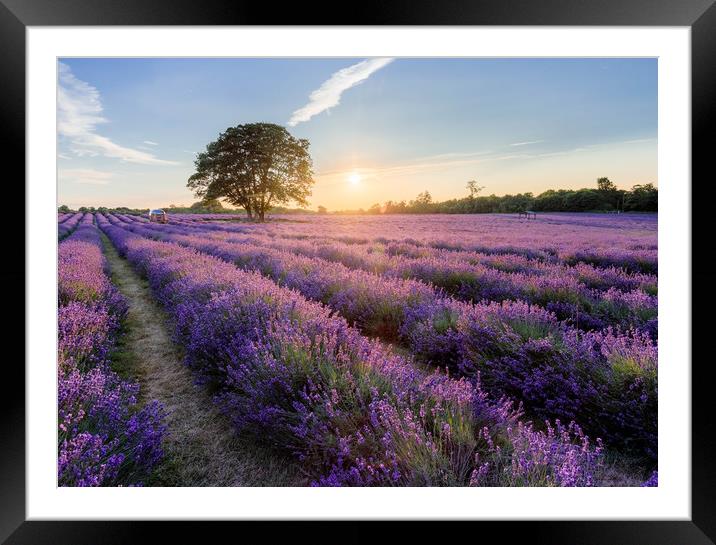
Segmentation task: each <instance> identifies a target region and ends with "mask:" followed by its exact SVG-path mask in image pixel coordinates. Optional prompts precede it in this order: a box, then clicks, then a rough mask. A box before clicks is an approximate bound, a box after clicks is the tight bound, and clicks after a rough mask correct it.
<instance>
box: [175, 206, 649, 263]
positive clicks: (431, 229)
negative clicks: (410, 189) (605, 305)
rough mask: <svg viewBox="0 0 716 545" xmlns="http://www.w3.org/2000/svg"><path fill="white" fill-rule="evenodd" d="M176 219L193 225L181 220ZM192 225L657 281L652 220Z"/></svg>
mask: <svg viewBox="0 0 716 545" xmlns="http://www.w3.org/2000/svg"><path fill="white" fill-rule="evenodd" d="M171 217H172V218H174V217H178V219H180V220H182V221H188V219H187V218H186V216H182V215H172V216H171ZM195 223H196V224H203V223H207V224H210V223H214V224H216V225H220V226H222V227H223V228H224V229H227V230H241V231H246V230H260V231H262V232H267V233H269V234H275V235H280V236H289V237H293V238H304V239H310V238H315V237H325V236H326V233H330V238H332V239H334V240H338V241H341V242H345V243H348V244H368V243H371V244H372V243H399V244H408V245H410V246H413V247H416V248H426V249H430V248H434V249H445V250H449V251H476V252H481V253H486V254H497V255H499V254H515V255H522V256H525V257H528V258H533V259H540V260H544V261H557V262H560V263H568V264H576V263H580V262H581V263H590V264H594V265H596V266H599V267H609V266H616V267H620V268H625V269H627V270H629V271H633V272H646V273H656V272H657V268H658V264H657V241H656V238H657V217H656V215H655V214H652V215H645V214H642V215H631V214H623V215H619V216H616V215H611V214H608V215H604V214H602V215H597V214H591V215H590V214H549V215H546V216H540V219H539V220H538V221H536V222H535V221H530V222H525V221H519V220H518V219H517V218H516V217H514V216H512V215H504V214H472V215H431V216H411V215H409V216H400V215H398V216H387V217H386V216H348V217H340V216H333V217H325V216H323V217H321V216H308V217H306V216H304V217H299V216H293V217H291V218H289V217H287V218H283V220H281V219H279V220H277V221H275V222H272V223H271V224H270V225H266V226H264V225H257V224H251V223H245V222H227V221H223V222H209V221H206V222H201V221H195Z"/></svg>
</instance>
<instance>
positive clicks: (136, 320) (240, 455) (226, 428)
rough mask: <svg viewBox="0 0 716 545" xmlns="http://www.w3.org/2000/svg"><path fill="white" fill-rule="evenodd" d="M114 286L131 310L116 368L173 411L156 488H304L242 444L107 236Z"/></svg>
mask: <svg viewBox="0 0 716 545" xmlns="http://www.w3.org/2000/svg"><path fill="white" fill-rule="evenodd" d="M102 243H103V245H104V251H105V255H106V257H107V261H108V262H109V265H110V268H111V272H112V281H113V282H114V284H115V285H116V286H117V288H118V289H119V291H120V292H121V293H122V295H124V297H125V298H126V299H127V303H128V305H129V311H128V314H127V318H126V321H125V325H124V331H123V335H122V336H121V338H120V342H119V346H118V349H117V351H116V353H115V356H114V357H113V363H114V365H116V367H117V371H118V372H119V373H120V374H125V375H129V376H134V377H136V378H137V379H138V380H139V382H140V386H141V397H142V400H143V401H144V400H150V399H156V400H158V401H160V402H161V403H162V404H163V405H164V407H165V409H166V410H167V412H168V415H167V417H166V424H167V433H166V437H165V440H164V443H163V447H164V452H165V459H164V461H163V462H162V463H161V464H160V466H159V468H158V469H157V471H156V472H155V475H154V477H153V478H152V479H151V480H150V482H147V483H146V484H147V485H150V486H306V485H307V484H308V483H307V482H306V480H305V478H303V477H302V476H301V474H300V471H299V469H298V466H297V464H296V463H295V462H294V461H293V460H291V459H289V458H286V457H284V456H281V455H279V454H276V453H274V452H272V451H271V450H270V449H267V448H266V447H263V446H261V445H257V444H256V443H255V442H252V441H251V440H250V439H248V438H242V437H240V436H239V435H238V434H237V433H236V431H235V430H234V428H233V427H232V425H231V423H230V422H229V420H228V419H227V418H226V417H225V416H224V415H223V414H221V413H220V412H219V410H218V409H217V407H216V405H215V404H214V403H213V401H212V399H211V396H210V395H209V393H208V392H207V391H206V390H205V389H204V388H203V387H201V386H198V385H196V384H195V383H194V380H193V377H192V374H191V371H190V370H189V369H188V368H187V367H186V366H185V365H184V364H183V362H182V360H183V355H182V351H181V348H180V347H179V346H178V345H176V344H175V343H174V342H173V341H172V338H171V331H172V328H171V323H170V322H169V319H168V317H167V315H166V313H165V312H164V311H163V310H162V308H161V307H160V306H159V305H158V303H157V302H156V301H155V300H154V298H153V296H152V293H151V291H150V289H149V286H148V284H147V282H146V281H145V280H144V279H142V278H141V277H140V276H139V275H138V274H137V273H136V272H135V271H134V270H133V269H132V267H131V265H130V264H129V263H128V262H127V261H126V260H125V259H123V258H122V257H120V255H119V254H118V253H117V250H116V249H115V248H114V246H113V245H112V243H111V242H110V241H109V239H108V238H107V237H106V236H105V235H102Z"/></svg>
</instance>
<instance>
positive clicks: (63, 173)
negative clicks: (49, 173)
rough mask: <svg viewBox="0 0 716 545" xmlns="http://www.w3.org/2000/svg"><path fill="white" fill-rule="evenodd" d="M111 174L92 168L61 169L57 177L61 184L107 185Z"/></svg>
mask: <svg viewBox="0 0 716 545" xmlns="http://www.w3.org/2000/svg"><path fill="white" fill-rule="evenodd" d="M112 176H113V175H112V173H111V172H103V171H101V170H94V169H92V168H73V169H61V170H60V171H59V172H58V177H59V179H60V180H61V181H63V182H72V183H75V184H89V185H107V184H108V183H109V182H110V180H111V178H112Z"/></svg>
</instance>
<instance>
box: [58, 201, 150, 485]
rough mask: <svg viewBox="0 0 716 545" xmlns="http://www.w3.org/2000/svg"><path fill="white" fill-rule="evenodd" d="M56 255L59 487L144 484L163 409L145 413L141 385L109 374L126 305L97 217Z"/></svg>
mask: <svg viewBox="0 0 716 545" xmlns="http://www.w3.org/2000/svg"><path fill="white" fill-rule="evenodd" d="M58 254H59V259H58V296H59V311H58V367H57V375H58V426H59V429H58V483H59V485H60V486H116V485H134V486H136V485H141V484H142V479H144V478H146V477H147V476H148V475H149V473H150V472H151V470H152V468H153V467H154V466H155V464H156V463H157V462H158V460H159V459H160V457H161V455H162V451H161V438H162V434H163V433H164V425H163V423H162V418H163V409H162V407H161V406H160V405H159V404H158V403H157V402H151V403H148V404H146V405H145V406H144V407H143V408H141V409H140V408H139V407H138V400H137V395H138V393H139V386H138V385H137V384H136V383H134V382H130V381H127V380H123V379H122V378H120V377H119V376H118V375H117V374H116V373H115V372H114V371H112V369H111V366H110V360H109V358H110V355H111V352H112V349H113V348H114V346H115V340H116V337H117V334H118V331H119V328H120V322H121V320H122V318H123V316H124V314H125V313H126V309H127V307H126V302H125V300H124V299H123V298H122V296H121V295H120V294H119V292H118V291H117V290H116V288H115V287H114V286H113V285H112V283H111V282H110V280H109V277H108V275H107V264H106V261H105V259H104V256H103V254H102V247H101V240H100V235H99V232H98V230H97V228H96V227H95V226H94V225H93V217H92V215H91V214H87V215H85V216H84V218H83V219H82V221H81V223H80V225H79V227H77V229H75V230H74V232H73V233H72V235H70V236H69V237H68V238H67V239H66V240H64V241H63V242H62V243H61V244H60V246H59V252H58Z"/></svg>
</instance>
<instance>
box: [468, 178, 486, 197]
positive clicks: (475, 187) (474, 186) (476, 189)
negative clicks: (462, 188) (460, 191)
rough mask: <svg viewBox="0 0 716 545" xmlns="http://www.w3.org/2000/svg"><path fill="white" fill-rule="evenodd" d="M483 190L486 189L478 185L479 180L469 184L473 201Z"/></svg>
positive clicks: (471, 181)
mask: <svg viewBox="0 0 716 545" xmlns="http://www.w3.org/2000/svg"><path fill="white" fill-rule="evenodd" d="M483 189H485V186H484V185H483V186H479V185H477V180H470V181H469V182H467V190H468V191H469V192H470V198H471V199H474V198H475V197H477V196H478V195H479V193H480V191H482V190H483Z"/></svg>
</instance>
